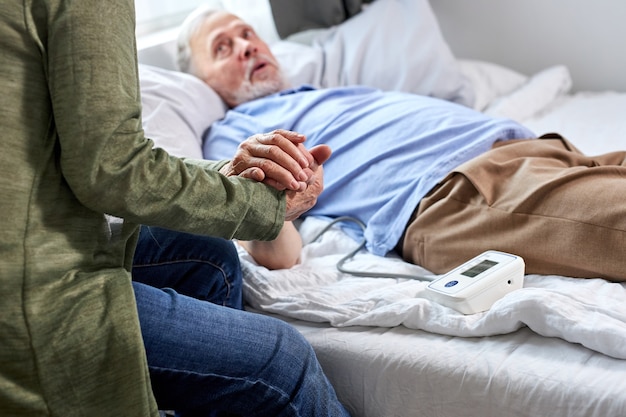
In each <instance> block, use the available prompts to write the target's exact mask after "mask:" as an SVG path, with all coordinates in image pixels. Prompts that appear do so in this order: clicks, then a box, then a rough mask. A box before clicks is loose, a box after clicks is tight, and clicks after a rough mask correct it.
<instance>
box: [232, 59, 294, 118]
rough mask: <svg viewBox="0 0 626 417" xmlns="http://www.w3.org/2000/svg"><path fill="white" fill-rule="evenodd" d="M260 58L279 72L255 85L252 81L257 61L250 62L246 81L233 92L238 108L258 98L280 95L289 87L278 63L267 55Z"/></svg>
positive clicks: (233, 98) (233, 99)
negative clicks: (280, 92) (279, 93)
mask: <svg viewBox="0 0 626 417" xmlns="http://www.w3.org/2000/svg"><path fill="white" fill-rule="evenodd" d="M260 58H263V59H264V60H265V61H268V62H271V63H272V64H273V65H274V67H275V68H276V69H277V71H276V73H275V74H274V76H272V77H270V78H268V79H265V80H258V81H256V82H255V83H254V84H253V83H252V82H251V81H250V80H251V75H252V71H253V69H254V67H255V65H256V60H250V63H249V65H248V69H247V71H246V77H245V79H244V81H243V82H242V83H241V85H240V86H239V88H237V90H236V91H232V92H231V95H232V97H231V100H232V101H233V102H234V103H235V105H236V106H237V105H239V104H241V103H245V102H248V101H252V100H255V99H257V98H261V97H265V96H268V95H270V94H274V93H278V92H279V91H282V90H284V89H286V88H288V87H289V83H288V82H287V79H286V78H285V76H284V75H283V73H282V71H280V68H279V66H278V63H277V62H276V61H275V60H273V59H271V58H270V57H268V56H266V55H262V56H260Z"/></svg>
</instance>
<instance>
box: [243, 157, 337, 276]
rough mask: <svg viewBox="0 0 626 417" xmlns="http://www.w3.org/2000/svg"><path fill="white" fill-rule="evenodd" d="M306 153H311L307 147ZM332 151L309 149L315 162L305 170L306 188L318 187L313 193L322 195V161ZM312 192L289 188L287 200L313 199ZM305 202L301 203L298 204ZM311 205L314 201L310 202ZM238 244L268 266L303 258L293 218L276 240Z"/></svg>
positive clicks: (281, 266) (284, 265) (289, 264)
mask: <svg viewBox="0 0 626 417" xmlns="http://www.w3.org/2000/svg"><path fill="white" fill-rule="evenodd" d="M304 152H308V151H306V150H304ZM330 154H331V150H330V148H329V147H328V146H325V145H322V146H318V147H314V148H312V149H311V150H310V155H311V156H312V157H313V162H312V163H311V164H310V165H309V167H308V168H307V169H306V170H305V171H306V172H307V174H308V175H309V179H308V180H307V181H306V187H307V189H313V190H316V191H317V192H316V193H313V194H314V195H315V196H317V195H319V194H320V193H321V191H322V189H323V188H324V168H323V166H322V163H324V162H326V160H327V159H328V158H329V157H330ZM242 175H244V176H245V175H246V174H242ZM310 195H311V194H309V193H303V192H298V191H287V201H288V202H290V201H294V202H297V201H299V200H301V199H303V198H310V197H309V196H310ZM298 205H302V204H298ZM310 205H311V207H312V206H313V205H314V202H313V203H312V204H310ZM239 244H240V245H241V246H242V247H243V248H244V249H246V251H247V252H248V253H249V254H250V256H252V257H253V258H254V260H255V261H256V262H257V263H258V264H259V265H262V266H264V267H266V268H268V269H285V268H291V267H292V266H294V265H296V264H297V263H298V261H299V260H300V251H301V250H302V238H301V237H300V233H299V232H298V230H297V229H296V227H295V226H294V224H293V223H292V222H290V221H286V222H285V224H284V225H283V228H282V229H281V231H280V233H279V234H278V236H277V237H276V239H274V240H271V241H239Z"/></svg>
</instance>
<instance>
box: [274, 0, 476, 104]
mask: <svg viewBox="0 0 626 417" xmlns="http://www.w3.org/2000/svg"><path fill="white" fill-rule="evenodd" d="M292 38H293V39H297V37H292ZM311 38H312V39H310V38H309V41H310V42H311V45H308V46H302V47H301V49H300V51H298V52H296V53H298V54H299V59H300V60H301V61H300V64H299V65H298V66H297V67H289V65H294V63H295V64H296V65H297V64H298V61H297V60H294V59H291V60H290V61H288V60H286V54H285V53H283V52H284V51H283V50H282V48H285V46H284V45H280V42H279V43H278V44H274V45H273V48H272V51H273V52H274V53H276V55H277V58H278V59H279V62H281V65H282V67H283V70H284V71H285V72H286V73H287V75H288V76H289V77H290V78H292V79H295V80H297V81H299V82H301V81H302V80H305V81H307V83H308V84H311V85H314V86H316V87H336V86H346V85H357V84H361V85H367V86H370V87H375V88H379V89H381V90H396V91H405V92H410V93H415V94H422V95H428V96H433V97H438V98H442V99H445V100H451V101H455V102H458V103H461V104H464V105H467V106H470V107H471V106H472V105H473V103H474V93H473V89H472V86H471V84H470V83H469V81H468V80H467V79H466V78H465V77H464V76H463V74H462V73H461V71H460V68H459V66H458V63H457V61H456V59H455V57H454V55H453V54H452V52H451V50H450V48H449V46H448V44H447V42H446V41H445V39H444V38H443V35H442V34H441V31H440V29H439V24H438V22H437V20H436V18H435V15H434V14H433V12H432V9H431V7H430V4H429V2H428V0H376V1H374V2H373V3H372V4H371V5H370V6H369V7H367V8H365V10H364V11H363V12H361V13H359V14H358V15H356V16H354V17H352V18H350V19H348V20H346V21H345V22H343V23H342V24H340V25H338V26H335V27H333V28H330V29H328V30H323V31H318V32H315V33H313V36H311ZM289 48H290V49H291V51H292V52H294V50H296V49H297V45H296V44H292V45H291V46H289ZM319 58H321V59H319ZM299 71H302V72H299Z"/></svg>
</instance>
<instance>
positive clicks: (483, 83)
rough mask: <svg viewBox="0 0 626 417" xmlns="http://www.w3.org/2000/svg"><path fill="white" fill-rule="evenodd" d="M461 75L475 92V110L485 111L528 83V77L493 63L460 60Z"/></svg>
mask: <svg viewBox="0 0 626 417" xmlns="http://www.w3.org/2000/svg"><path fill="white" fill-rule="evenodd" d="M458 62H459V68H460V70H461V73H462V74H463V75H464V76H465V78H467V79H468V80H469V81H470V83H471V85H472V88H473V90H474V96H475V101H474V109H475V110H478V111H483V110H484V109H485V108H486V107H487V106H488V105H489V104H491V102H493V101H494V100H495V99H497V98H499V97H501V96H504V95H506V94H509V93H510V92H512V91H514V90H516V89H517V88H519V87H520V86H521V85H522V84H524V83H525V82H526V81H528V77H527V76H526V75H524V74H521V73H519V72H517V71H514V70H512V69H510V68H506V67H503V66H501V65H498V64H494V63H492V62H485V61H478V60H470V59H459V60H458Z"/></svg>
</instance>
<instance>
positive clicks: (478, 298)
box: [426, 250, 524, 314]
mask: <svg viewBox="0 0 626 417" xmlns="http://www.w3.org/2000/svg"><path fill="white" fill-rule="evenodd" d="M523 284H524V260H523V259H522V258H521V257H519V256H516V255H512V254H510V253H504V252H498V251H493V250H489V251H486V252H483V253H481V254H480V255H478V256H477V257H475V258H473V259H470V260H469V261H467V262H465V263H464V264H463V265H461V266H459V267H457V268H455V269H453V270H452V271H450V272H448V273H447V274H444V275H442V276H441V277H439V278H437V279H436V280H434V281H432V282H431V283H430V284H429V285H428V286H427V287H426V294H427V297H428V298H430V299H432V300H433V301H436V302H438V303H440V304H443V305H445V306H448V307H451V308H453V309H455V310H457V311H459V312H461V313H463V314H473V313H478V312H481V311H486V310H489V308H491V306H492V305H493V303H495V302H496V301H497V300H498V299H500V298H502V297H504V296H505V295H506V294H508V293H510V292H511V291H513V290H516V289H519V288H522V286H523Z"/></svg>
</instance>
